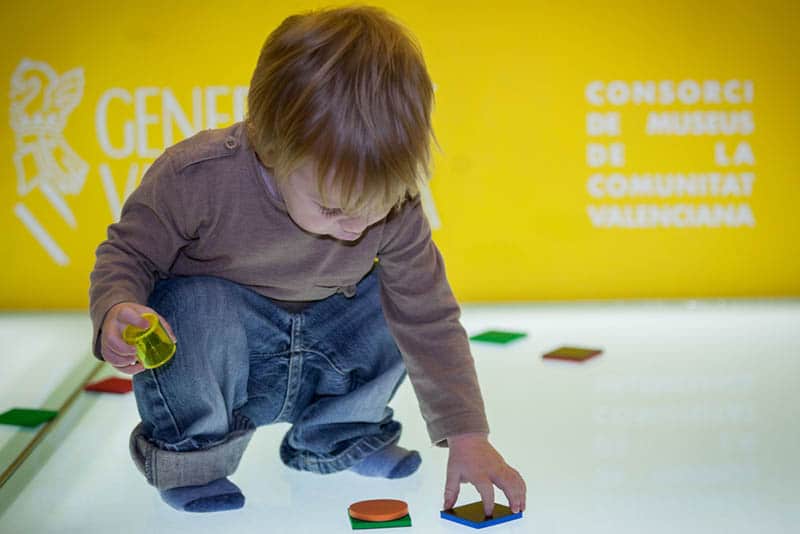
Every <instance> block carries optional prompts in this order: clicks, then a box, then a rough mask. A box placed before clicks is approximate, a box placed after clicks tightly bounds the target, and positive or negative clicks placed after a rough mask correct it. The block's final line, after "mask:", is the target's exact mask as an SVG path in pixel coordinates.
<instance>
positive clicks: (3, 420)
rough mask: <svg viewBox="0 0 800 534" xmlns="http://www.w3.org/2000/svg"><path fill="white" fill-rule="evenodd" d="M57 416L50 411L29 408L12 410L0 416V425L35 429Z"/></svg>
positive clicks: (56, 413)
mask: <svg viewBox="0 0 800 534" xmlns="http://www.w3.org/2000/svg"><path fill="white" fill-rule="evenodd" d="M57 415H58V412H53V411H50V410H32V409H29V408H12V409H10V410H8V411H7V412H5V413H2V414H0V424H3V425H15V426H27V427H35V426H39V425H40V424H42V423H44V422H45V421H49V420H51V419H53V418H54V417H55V416H57Z"/></svg>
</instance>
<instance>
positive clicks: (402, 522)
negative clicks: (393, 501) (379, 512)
mask: <svg viewBox="0 0 800 534" xmlns="http://www.w3.org/2000/svg"><path fill="white" fill-rule="evenodd" d="M347 517H349V518H350V525H351V526H352V527H353V530H361V529H367V528H393V527H410V526H411V516H410V515H405V516H403V517H401V518H400V519H394V520H392V521H362V520H360V519H356V518H354V517H350V514H348V515H347Z"/></svg>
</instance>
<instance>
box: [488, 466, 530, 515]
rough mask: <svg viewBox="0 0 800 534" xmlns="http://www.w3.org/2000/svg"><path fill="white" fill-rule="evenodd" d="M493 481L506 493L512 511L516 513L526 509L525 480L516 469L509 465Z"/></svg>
mask: <svg viewBox="0 0 800 534" xmlns="http://www.w3.org/2000/svg"><path fill="white" fill-rule="evenodd" d="M492 481H493V482H494V483H495V485H497V487H498V488H500V489H501V490H503V493H505V495H506V499H508V506H509V508H511V511H512V512H514V513H515V514H516V513H517V512H522V511H523V510H525V491H526V488H525V481H524V480H522V476H520V474H519V473H518V472H517V471H516V470H515V469H513V468H511V467H509V468H508V469H506V470H505V472H504V474H503V475H502V476H498V477H497V478H495V479H492Z"/></svg>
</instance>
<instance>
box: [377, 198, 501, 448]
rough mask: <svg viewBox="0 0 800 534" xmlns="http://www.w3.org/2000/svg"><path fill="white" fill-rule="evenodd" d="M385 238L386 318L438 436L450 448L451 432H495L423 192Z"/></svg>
mask: <svg viewBox="0 0 800 534" xmlns="http://www.w3.org/2000/svg"><path fill="white" fill-rule="evenodd" d="M384 236H385V237H384V239H383V243H382V244H381V247H380V249H379V251H378V260H379V262H378V266H379V273H380V279H381V301H382V305H383V310H384V315H385V317H386V322H387V324H388V327H389V330H390V332H391V333H392V335H393V336H394V339H395V341H396V342H397V345H398V347H399V349H400V352H401V353H402V354H403V358H404V361H405V364H406V369H407V370H408V376H409V379H410V381H411V384H412V387H413V388H414V392H415V393H416V396H417V399H418V401H419V405H420V410H421V412H422V417H423V419H424V420H425V423H426V425H427V429H428V434H429V435H430V438H431V441H432V442H433V443H434V444H436V445H438V446H445V445H446V438H447V437H448V436H453V435H457V434H463V433H467V432H483V433H488V432H489V425H488V422H487V419H486V414H485V408H484V404H483V398H482V396H481V392H480V387H479V384H478V378H477V374H476V372H475V362H474V359H473V357H472V354H471V353H470V349H469V339H468V337H467V334H466V331H465V330H464V328H463V326H462V325H461V323H460V321H459V318H460V316H461V310H460V308H459V306H458V303H457V302H456V299H455V296H454V295H453V292H452V290H451V288H450V285H449V283H448V281H447V277H446V274H445V268H444V261H443V259H442V256H441V254H440V252H439V249H438V248H437V247H436V245H435V244H434V242H433V240H432V239H431V229H430V225H429V224H428V220H427V218H426V216H425V214H424V212H423V210H422V204H421V201H420V198H419V197H416V198H415V199H413V200H409V201H407V202H406V203H405V204H404V205H403V207H402V208H401V210H400V212H399V213H397V214H395V215H393V216H391V217H390V219H389V220H388V221H387V223H386V229H385V231H384Z"/></svg>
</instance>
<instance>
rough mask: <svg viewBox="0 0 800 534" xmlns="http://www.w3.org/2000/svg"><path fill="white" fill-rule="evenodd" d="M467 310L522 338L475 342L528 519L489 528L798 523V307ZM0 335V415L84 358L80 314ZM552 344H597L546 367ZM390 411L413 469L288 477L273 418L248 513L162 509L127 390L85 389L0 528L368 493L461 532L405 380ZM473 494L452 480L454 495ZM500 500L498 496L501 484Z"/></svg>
mask: <svg viewBox="0 0 800 534" xmlns="http://www.w3.org/2000/svg"><path fill="white" fill-rule="evenodd" d="M462 320H463V324H464V326H465V327H466V328H467V330H468V332H469V333H470V334H476V333H479V332H481V331H482V330H485V329H490V328H491V329H502V330H516V331H524V332H527V334H528V336H527V337H526V338H524V339H522V340H519V341H516V342H513V343H511V344H509V345H506V346H493V345H486V344H478V343H474V344H473V354H474V356H475V360H476V364H477V368H478V373H479V377H480V381H481V385H482V388H483V393H484V398H485V401H486V405H487V411H488V416H489V420H490V424H491V427H492V434H491V441H492V442H493V444H494V445H495V446H496V447H497V448H498V450H500V452H501V453H502V454H503V455H504V456H505V458H506V459H507V461H508V462H509V463H510V464H512V465H513V466H515V467H516V468H517V469H518V470H519V471H520V472H521V473H522V474H523V476H524V477H525V479H526V482H527V485H528V496H527V502H528V507H527V510H526V511H525V514H524V517H523V518H522V519H521V520H517V521H513V522H510V523H506V524H503V525H498V526H494V527H490V529H489V532H497V533H498V534H499V533H501V532H505V533H509V534H510V533H523V532H525V533H547V534H556V533H609V534H612V533H613V534H626V533H670V534H672V533H676V532H680V533H704V534H705V533H716V532H722V533H725V534H735V533H754V532H757V533H764V534H771V533H794V532H800V461H799V460H798V454H799V452H800V301H797V300H785V301H781V300H769V301H738V300H737V301H681V302H613V303H577V304H534V305H496V306H495V305H483V306H478V305H468V306H464V309H463V317H462ZM0 334H2V339H3V345H4V349H5V351H6V354H7V356H6V358H5V359H4V363H5V365H4V369H5V370H4V372H3V374H2V376H1V377H0V385H1V386H2V390H0V403H1V404H0V412H2V411H5V410H7V409H9V408H12V407H15V406H25V405H31V404H33V405H36V404H37V403H38V402H41V399H43V398H45V397H47V394H48V393H49V391H48V390H49V389H50V388H53V387H54V383H55V382H57V381H58V380H59V377H60V376H62V375H63V374H64V373H65V371H64V369H65V368H66V367H68V366H70V365H74V364H75V363H76V362H78V361H81V359H84V360H90V356H89V336H90V335H91V334H90V327H89V321H88V318H87V317H85V316H83V315H81V314H78V315H76V314H46V315H42V314H15V315H11V314H5V315H0ZM562 345H573V346H582V347H597V348H602V349H603V350H604V353H603V354H602V355H601V356H600V357H598V358H595V359H593V360H590V361H589V362H586V363H584V364H575V363H565V362H551V361H545V360H542V358H541V356H542V354H544V353H545V352H547V351H549V350H550V349H553V348H556V347H559V346H562ZM89 365H91V364H89ZM392 406H393V408H394V409H395V414H396V417H397V418H398V419H399V420H400V421H401V422H403V424H404V429H405V430H404V437H403V438H402V440H401V444H402V445H404V446H406V447H409V448H416V449H418V450H419V451H420V453H421V454H422V458H423V464H422V466H421V468H420V470H419V471H418V472H417V473H416V474H414V475H413V476H412V477H410V478H408V479H403V480H398V481H387V480H377V479H370V478H363V477H360V476H358V475H355V474H352V473H349V472H348V473H340V474H335V475H328V476H320V475H313V474H308V473H299V472H296V471H291V470H289V469H287V468H286V467H284V466H283V464H282V463H281V462H280V459H279V457H278V452H277V448H278V444H279V442H280V439H281V437H282V435H283V433H284V432H285V431H286V429H287V428H288V426H287V425H286V424H279V425H274V426H269V427H262V428H260V429H259V430H258V431H257V432H256V435H255V437H254V438H253V440H252V441H251V442H250V445H249V447H248V449H247V451H246V452H245V455H244V458H243V459H242V462H241V464H240V466H239V469H238V471H237V472H236V473H235V474H234V475H233V476H232V477H231V479H232V480H233V481H234V482H236V483H237V484H238V485H239V486H240V487H241V488H242V491H243V492H244V494H245V496H246V498H247V502H246V505H245V507H244V508H243V509H241V510H237V511H232V512H224V513H213V514H188V513H182V512H176V511H174V510H173V509H171V508H169V507H168V506H167V505H166V504H164V503H163V502H162V501H161V499H160V498H159V496H158V494H157V492H156V491H155V489H153V488H152V487H150V486H148V485H147V484H146V483H145V481H144V479H143V477H142V476H141V475H140V474H139V472H138V471H136V469H135V467H134V466H133V463H132V462H131V460H130V458H129V456H128V448H127V447H128V435H129V432H130V430H131V428H132V427H133V426H134V425H135V424H136V423H137V421H138V414H137V412H136V406H135V399H134V397H133V395H132V394H128V395H124V396H117V395H97V394H91V393H87V392H82V393H81V394H80V395H79V397H78V398H77V399H76V401H75V402H74V403H73V404H72V406H71V407H70V408H69V410H70V411H73V412H74V413H75V414H78V415H77V416H75V417H74V418H73V419H74V420H73V421H72V422H71V423H70V425H71V429H69V431H68V432H61V433H55V432H54V433H53V435H51V436H49V437H48V438H46V439H47V440H58V443H50V445H51V446H54V447H55V449H54V452H53V453H52V454H51V455H50V456H49V458H47V460H46V461H44V462H42V465H39V466H36V467H37V470H36V472H35V476H33V477H32V478H31V480H30V482H28V483H27V484H26V485H25V486H24V487H23V488H22V489H21V491H20V492H19V494H17V495H15V496H13V497H12V498H13V502H12V503H11V504H10V505H9V506H8V507H7V509H6V511H5V513H4V514H3V515H2V516H0V532H2V533H3V534H12V533H37V534H39V533H69V532H75V533H77V532H81V533H87V532H88V533H94V532H98V533H101V532H102V533H112V532H113V533H114V534H123V533H149V534H152V533H157V532H169V533H181V532H187V533H188V532H191V533H193V534H200V533H212V532H237V533H251V532H252V533H306V532H307V533H344V532H352V530H351V527H350V524H349V522H348V520H347V512H346V510H347V507H348V505H349V504H351V503H353V502H355V501H358V500H363V499H373V498H394V499H402V500H405V501H406V502H408V504H409V510H410V514H411V518H412V522H413V526H412V527H411V529H393V530H379V531H376V532H397V533H398V534H399V533H400V532H411V531H412V530H413V531H416V532H422V533H425V534H428V533H430V534H436V533H453V534H456V533H465V532H470V531H471V529H469V528H468V527H465V526H462V525H458V524H455V523H450V522H446V521H444V520H442V519H440V518H439V510H440V507H441V504H442V493H443V488H444V481H445V466H446V463H447V451H446V450H444V449H437V448H434V447H432V446H431V445H430V443H429V441H428V438H427V434H426V433H425V428H424V424H423V421H422V418H421V416H420V415H419V411H418V409H417V403H416V399H415V398H414V396H413V392H412V389H411V387H410V384H409V383H408V382H407V381H406V382H405V383H404V384H403V386H402V387H401V388H400V390H399V391H398V393H397V396H396V397H395V399H394V401H393V402H392ZM3 431H5V432H12V431H11V430H8V429H3ZM2 439H3V434H0V440H2ZM0 445H2V443H0ZM31 458H32V459H33V460H35V458H36V457H35V456H32V457H31ZM0 467H5V466H0ZM477 499H478V494H477V492H476V491H475V490H474V489H473V488H472V487H470V486H466V485H465V486H463V487H462V490H461V498H460V499H459V504H465V503H468V502H472V501H475V500H477ZM496 500H497V502H501V503H506V500H505V497H504V496H503V495H502V492H500V491H499V490H498V491H497V499H496Z"/></svg>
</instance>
